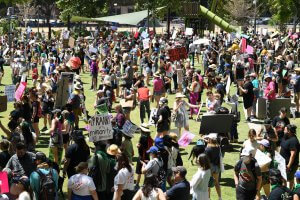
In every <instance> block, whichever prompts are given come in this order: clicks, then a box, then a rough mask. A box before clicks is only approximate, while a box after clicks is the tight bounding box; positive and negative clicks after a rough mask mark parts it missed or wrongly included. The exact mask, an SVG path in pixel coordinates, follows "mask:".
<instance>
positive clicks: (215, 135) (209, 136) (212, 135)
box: [204, 133, 218, 140]
mask: <svg viewBox="0 0 300 200" xmlns="http://www.w3.org/2000/svg"><path fill="white" fill-rule="evenodd" d="M204 138H209V139H212V140H216V139H217V138H218V133H210V134H208V135H206V136H204Z"/></svg>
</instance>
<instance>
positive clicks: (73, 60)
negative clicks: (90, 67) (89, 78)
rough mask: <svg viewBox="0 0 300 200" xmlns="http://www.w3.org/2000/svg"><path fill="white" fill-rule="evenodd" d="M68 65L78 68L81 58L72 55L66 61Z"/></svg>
mask: <svg viewBox="0 0 300 200" xmlns="http://www.w3.org/2000/svg"><path fill="white" fill-rule="evenodd" d="M67 64H68V65H69V66H71V67H72V69H78V68H79V66H80V65H81V60H80V58H78V57H72V58H70V60H69V61H68V63H67Z"/></svg>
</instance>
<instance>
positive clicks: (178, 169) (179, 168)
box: [172, 166, 187, 177]
mask: <svg viewBox="0 0 300 200" xmlns="http://www.w3.org/2000/svg"><path fill="white" fill-rule="evenodd" d="M172 171H173V172H179V173H180V175H181V176H182V177H185V175H186V173H187V171H186V168H185V167H184V166H177V167H172Z"/></svg>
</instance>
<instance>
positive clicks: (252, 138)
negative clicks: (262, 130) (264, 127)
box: [243, 129, 259, 155]
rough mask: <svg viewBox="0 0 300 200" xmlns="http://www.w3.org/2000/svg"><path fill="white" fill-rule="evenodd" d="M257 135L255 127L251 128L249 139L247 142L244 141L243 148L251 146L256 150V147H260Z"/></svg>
mask: <svg viewBox="0 0 300 200" xmlns="http://www.w3.org/2000/svg"><path fill="white" fill-rule="evenodd" d="M256 137H257V135H256V131H255V130H254V129H250V130H249V132H248V139H247V140H245V142H244V143H243V148H248V147H250V148H253V149H255V152H256V149H257V148H258V147H259V145H258V143H257V140H256ZM254 155H255V154H254Z"/></svg>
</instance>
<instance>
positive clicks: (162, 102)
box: [159, 97, 168, 105]
mask: <svg viewBox="0 0 300 200" xmlns="http://www.w3.org/2000/svg"><path fill="white" fill-rule="evenodd" d="M167 103H168V99H167V98H166V97H161V98H160V99H159V104H160V105H163V104H167Z"/></svg>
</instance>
